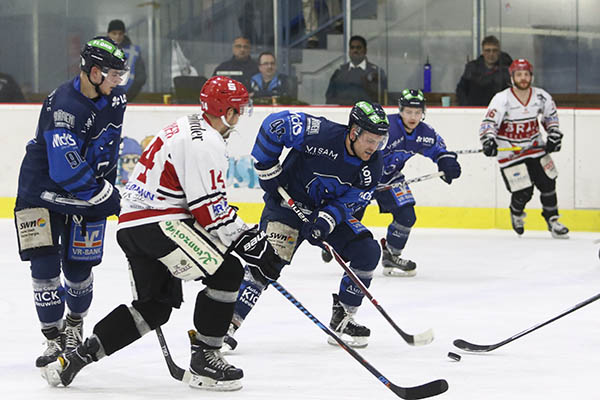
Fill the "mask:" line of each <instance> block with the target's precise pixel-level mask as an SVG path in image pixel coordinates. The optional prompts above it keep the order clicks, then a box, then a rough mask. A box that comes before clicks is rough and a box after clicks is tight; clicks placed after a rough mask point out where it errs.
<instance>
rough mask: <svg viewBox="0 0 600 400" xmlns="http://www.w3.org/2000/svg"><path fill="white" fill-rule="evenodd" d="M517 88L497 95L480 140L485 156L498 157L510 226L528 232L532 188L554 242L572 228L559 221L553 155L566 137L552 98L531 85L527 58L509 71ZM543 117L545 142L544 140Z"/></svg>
mask: <svg viewBox="0 0 600 400" xmlns="http://www.w3.org/2000/svg"><path fill="white" fill-rule="evenodd" d="M509 73H510V76H511V80H512V83H513V86H512V87H510V88H508V89H505V90H503V91H501V92H499V93H497V94H496V95H495V96H494V97H493V98H492V101H491V102H490V104H489V106H488V109H487V112H486V114H485V118H484V119H483V122H482V123H481V128H480V130H479V138H480V140H481V143H482V146H483V153H484V154H485V155H486V156H488V157H497V160H498V163H499V164H500V171H501V172H502V177H503V178H504V183H505V184H506V188H507V189H508V191H509V192H511V201H510V215H511V222H512V227H513V229H514V230H515V232H517V233H518V234H519V235H522V234H523V232H524V231H525V217H526V214H525V212H524V209H525V205H526V204H527V203H528V202H529V200H531V198H532V197H533V186H534V185H535V187H537V188H538V190H539V191H540V200H541V203H542V216H543V217H544V219H545V220H546V223H547V225H548V230H549V231H550V232H551V233H552V237H554V238H568V236H567V233H568V232H569V229H567V227H565V226H564V225H563V224H561V223H560V222H559V221H558V200H557V197H556V177H557V176H558V172H557V170H556V166H555V165H554V161H553V160H552V158H551V157H550V153H552V152H555V151H560V148H561V141H562V137H563V134H562V133H561V131H560V130H559V128H558V115H557V112H556V105H555V104H554V101H553V100H552V97H551V96H550V95H549V94H548V92H546V91H545V90H543V89H540V88H538V87H535V86H531V84H532V83H533V66H532V65H531V63H529V61H527V60H526V59H524V58H520V59H517V60H514V61H513V62H512V64H511V65H510V67H509ZM539 115H541V120H542V126H543V127H544V130H545V131H546V139H545V140H544V137H543V136H542V133H541V130H540V123H539V121H538V116H539ZM498 147H501V148H507V147H508V148H510V147H520V148H521V150H519V151H501V152H498Z"/></svg>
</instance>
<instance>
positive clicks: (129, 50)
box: [108, 19, 146, 101]
mask: <svg viewBox="0 0 600 400" xmlns="http://www.w3.org/2000/svg"><path fill="white" fill-rule="evenodd" d="M108 37H109V38H111V39H112V40H113V41H114V42H116V43H117V45H119V47H120V48H121V49H122V50H123V52H124V53H125V54H126V55H127V65H128V67H129V78H128V79H127V82H124V83H123V86H125V90H126V91H127V100H128V101H132V100H133V99H135V97H136V96H137V95H138V94H139V93H140V91H141V90H142V86H144V83H146V66H145V65H144V60H143V59H142V51H141V50H140V46H136V45H134V44H133V43H131V39H129V37H128V36H127V35H126V34H125V24H124V23H123V21H121V20H120V19H113V20H112V21H110V22H109V24H108Z"/></svg>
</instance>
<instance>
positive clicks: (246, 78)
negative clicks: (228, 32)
mask: <svg viewBox="0 0 600 400" xmlns="http://www.w3.org/2000/svg"><path fill="white" fill-rule="evenodd" d="M251 50H252V45H251V44H250V40H249V39H248V38H245V37H243V36H238V37H236V38H235V39H234V41H233V46H232V52H233V57H231V58H230V59H229V60H227V61H223V62H222V63H221V64H219V65H218V66H217V68H215V72H213V76H214V75H218V76H226V77H229V78H231V79H235V80H236V81H239V82H241V83H242V84H243V85H244V86H245V87H250V79H251V78H252V77H253V76H254V75H256V74H257V73H258V72H259V71H258V64H256V61H254V60H253V59H252V58H250V51H251Z"/></svg>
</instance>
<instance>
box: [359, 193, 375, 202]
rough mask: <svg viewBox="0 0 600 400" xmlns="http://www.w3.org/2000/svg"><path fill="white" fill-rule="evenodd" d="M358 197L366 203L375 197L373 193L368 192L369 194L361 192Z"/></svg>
mask: <svg viewBox="0 0 600 400" xmlns="http://www.w3.org/2000/svg"><path fill="white" fill-rule="evenodd" d="M358 197H360V198H361V199H362V200H364V201H368V202H370V201H371V198H372V197H373V192H371V191H368V192H361V193H360V194H359V195H358Z"/></svg>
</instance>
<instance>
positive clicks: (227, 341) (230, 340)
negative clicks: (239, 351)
mask: <svg viewBox="0 0 600 400" xmlns="http://www.w3.org/2000/svg"><path fill="white" fill-rule="evenodd" d="M236 330H237V326H235V325H234V324H233V323H231V324H229V329H228V330H227V335H225V337H224V338H223V346H221V353H223V354H227V353H230V352H232V351H233V350H235V348H236V347H237V345H238V342H237V340H235V338H234V337H233V335H234V334H235V331H236Z"/></svg>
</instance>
